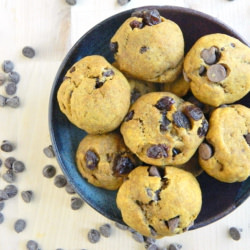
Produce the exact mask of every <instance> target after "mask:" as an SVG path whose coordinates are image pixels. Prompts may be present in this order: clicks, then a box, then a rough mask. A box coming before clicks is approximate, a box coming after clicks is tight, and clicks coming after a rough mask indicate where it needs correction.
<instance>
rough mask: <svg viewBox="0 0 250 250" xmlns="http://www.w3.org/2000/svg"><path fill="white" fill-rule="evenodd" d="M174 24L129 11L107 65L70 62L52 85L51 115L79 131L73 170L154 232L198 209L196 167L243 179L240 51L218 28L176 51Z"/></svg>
mask: <svg viewBox="0 0 250 250" xmlns="http://www.w3.org/2000/svg"><path fill="white" fill-rule="evenodd" d="M184 44H185V43H184V38H183V34H182V31H181V29H180V28H179V26H178V25H177V24H176V23H174V22H173V21H171V20H168V19H166V18H164V17H162V16H160V14H159V12H158V11H157V10H155V9H154V10H140V11H137V12H134V13H133V14H132V16H131V17H130V18H128V19H127V20H126V21H125V22H124V23H123V24H122V25H121V27H120V28H119V29H118V30H117V32H116V33H115V34H114V36H113V37H112V39H111V41H110V49H111V51H112V52H113V53H114V58H115V62H114V63H113V64H112V65H111V64H110V63H109V62H107V61H106V59H105V58H103V57H102V56H99V55H92V56H87V57H84V58H82V59H81V60H79V61H78V62H76V63H75V64H74V65H73V66H72V67H71V68H70V69H69V70H68V72H67V73H66V75H65V77H64V80H63V82H62V84H61V86H60V88H59V90H58V93H57V98H58V103H59V106H60V109H61V111H62V112H63V113H64V114H65V115H66V116H67V118H68V119H69V121H70V122H72V123H73V124H74V125H76V126H77V127H79V128H81V129H83V130H85V131H86V132H87V133H88V135H87V136H86V137H84V138H83V140H82V141H81V142H80V144H79V147H78V149H77V152H76V163H77V168H78V170H79V171H80V173H81V174H82V176H83V177H84V178H86V179H87V181H88V182H89V183H91V184H93V185H95V186H97V187H101V188H105V189H109V190H117V189H118V193H117V206H118V208H119V209H120V210H121V213H122V217H123V220H124V222H125V223H126V224H128V225H129V226H130V227H132V228H134V229H135V230H137V231H138V232H140V233H141V234H143V235H145V236H148V237H154V238H161V237H164V236H166V235H174V234H177V233H182V232H185V231H186V230H188V228H189V227H190V226H192V223H193V221H194V220H195V219H196V218H197V216H198V214H199V212H200V210H201V205H202V193H201V190H200V186H199V183H198V181H197V179H196V176H197V175H198V174H200V173H201V171H202V170H201V169H200V167H199V165H200V166H201V168H202V169H203V170H204V171H206V172H207V173H208V174H209V175H211V176H212V177H214V178H216V179H217V180H219V181H223V182H228V183H231V182H236V181H244V180H246V179H247V178H248V177H249V176H250V164H249V162H250V110H249V108H248V107H245V106H243V105H240V104H232V103H234V102H236V101H237V100H239V99H241V98H242V97H243V96H245V95H246V94H247V93H248V92H249V91H250V74H249V72H250V48H249V47H247V46H246V45H244V44H243V43H242V42H240V41H239V40H237V39H235V38H233V37H230V36H228V35H224V34H210V35H206V36H204V37H201V38H200V39H199V40H198V41H197V42H196V43H195V44H194V45H193V47H192V48H191V49H190V51H189V52H188V53H187V54H186V55H185V56H184Z"/></svg>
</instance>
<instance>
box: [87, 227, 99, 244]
mask: <svg viewBox="0 0 250 250" xmlns="http://www.w3.org/2000/svg"><path fill="white" fill-rule="evenodd" d="M100 238H101V235H100V233H99V231H97V230H96V229H91V230H90V231H89V232H88V240H89V242H91V243H97V242H98V241H99V240H100Z"/></svg>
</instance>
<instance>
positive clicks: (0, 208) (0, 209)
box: [0, 201, 5, 211]
mask: <svg viewBox="0 0 250 250" xmlns="http://www.w3.org/2000/svg"><path fill="white" fill-rule="evenodd" d="M4 205H5V203H4V202H3V201H2V202H0V211H2V210H3V209H4Z"/></svg>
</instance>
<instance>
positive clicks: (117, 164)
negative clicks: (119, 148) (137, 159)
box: [113, 155, 135, 176]
mask: <svg viewBox="0 0 250 250" xmlns="http://www.w3.org/2000/svg"><path fill="white" fill-rule="evenodd" d="M134 167H135V166H134V164H133V163H132V161H131V160H130V159H129V158H128V157H122V156H120V155H118V156H117V157H116V158H115V160H114V166H113V172H114V176H123V175H126V174H128V173H129V172H131V170H132V169H134Z"/></svg>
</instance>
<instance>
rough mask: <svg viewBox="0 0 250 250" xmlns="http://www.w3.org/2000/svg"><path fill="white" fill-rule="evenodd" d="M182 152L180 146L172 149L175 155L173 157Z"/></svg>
mask: <svg viewBox="0 0 250 250" xmlns="http://www.w3.org/2000/svg"><path fill="white" fill-rule="evenodd" d="M180 153H181V150H180V149H178V148H173V149H172V155H173V157H175V156H176V155H178V154H180Z"/></svg>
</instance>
